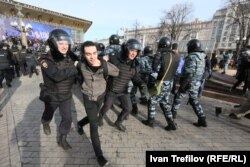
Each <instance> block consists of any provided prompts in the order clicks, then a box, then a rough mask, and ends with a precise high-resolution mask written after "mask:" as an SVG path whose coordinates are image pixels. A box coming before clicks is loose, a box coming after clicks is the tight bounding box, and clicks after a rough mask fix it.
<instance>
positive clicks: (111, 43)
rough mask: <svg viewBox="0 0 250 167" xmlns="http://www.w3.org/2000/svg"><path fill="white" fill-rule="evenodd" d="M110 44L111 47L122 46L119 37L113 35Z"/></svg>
mask: <svg viewBox="0 0 250 167" xmlns="http://www.w3.org/2000/svg"><path fill="white" fill-rule="evenodd" d="M109 44H110V45H119V44H120V40H119V37H118V35H111V36H110V37H109Z"/></svg>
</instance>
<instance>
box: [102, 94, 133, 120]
mask: <svg viewBox="0 0 250 167" xmlns="http://www.w3.org/2000/svg"><path fill="white" fill-rule="evenodd" d="M116 98H118V100H119V101H120V103H121V107H122V111H121V113H120V114H119V115H118V118H117V121H119V122H122V121H123V120H124V119H125V117H126V116H127V115H129V113H130V112H131V111H132V104H131V100H130V94H116V93H114V92H110V91H108V92H107V94H106V96H105V99H104V105H103V107H102V109H101V111H100V114H101V115H102V116H104V115H105V114H106V112H107V111H108V110H109V109H110V108H111V106H112V105H113V104H114V101H115V99H116Z"/></svg>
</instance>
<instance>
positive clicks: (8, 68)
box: [0, 42, 14, 88]
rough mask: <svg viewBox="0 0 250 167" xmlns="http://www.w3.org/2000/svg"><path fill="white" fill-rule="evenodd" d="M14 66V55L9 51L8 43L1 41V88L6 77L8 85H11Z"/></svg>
mask: <svg viewBox="0 0 250 167" xmlns="http://www.w3.org/2000/svg"><path fill="white" fill-rule="evenodd" d="M13 66H14V61H13V55H12V54H11V52H9V51H8V44H7V43H4V42H1V43H0V88H2V87H3V84H2V82H3V80H4V78H5V80H6V85H7V86H8V87H11V80H12V75H13V74H12V68H13Z"/></svg>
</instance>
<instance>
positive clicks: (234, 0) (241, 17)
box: [227, 0, 250, 55]
mask: <svg viewBox="0 0 250 167" xmlns="http://www.w3.org/2000/svg"><path fill="white" fill-rule="evenodd" d="M227 3H228V6H229V8H230V9H231V10H232V14H229V15H228V17H231V18H232V19H233V22H232V24H231V25H238V27H239V29H238V30H239V44H238V46H237V47H238V48H237V55H238V54H239V50H240V48H241V47H242V46H243V45H244V43H243V38H244V37H249V34H250V30H249V28H250V27H249V26H250V17H249V16H250V0H227ZM243 47H244V46H243Z"/></svg>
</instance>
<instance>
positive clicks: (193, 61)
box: [0, 29, 250, 166]
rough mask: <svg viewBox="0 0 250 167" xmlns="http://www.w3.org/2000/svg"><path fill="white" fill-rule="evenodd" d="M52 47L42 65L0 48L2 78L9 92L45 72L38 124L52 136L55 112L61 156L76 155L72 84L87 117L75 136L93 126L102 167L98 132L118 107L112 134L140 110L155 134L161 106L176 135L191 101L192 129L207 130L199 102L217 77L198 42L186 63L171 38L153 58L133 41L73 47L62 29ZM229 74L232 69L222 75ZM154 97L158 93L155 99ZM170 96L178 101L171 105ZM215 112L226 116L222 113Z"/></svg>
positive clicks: (25, 53)
mask: <svg viewBox="0 0 250 167" xmlns="http://www.w3.org/2000/svg"><path fill="white" fill-rule="evenodd" d="M47 45H48V47H49V50H48V51H47V52H46V53H45V54H43V55H41V56H39V60H37V59H36V57H35V56H34V55H32V54H33V52H32V50H29V48H28V49H26V48H25V47H24V46H23V47H22V49H21V50H16V51H15V45H14V46H12V47H11V49H10V46H8V45H6V44H5V43H3V42H2V43H1V47H0V51H1V52H0V54H1V57H0V63H1V66H0V67H1V68H2V67H4V68H3V69H1V75H2V76H4V77H5V79H6V85H7V86H11V79H12V78H13V76H14V71H15V72H16V76H17V77H20V76H21V73H20V72H22V73H23V74H24V75H25V74H29V77H32V74H33V73H36V74H37V75H38V70H37V69H36V64H37V63H38V64H39V65H40V67H41V74H42V77H43V83H41V84H40V88H41V90H40V96H39V99H40V100H41V101H42V102H44V106H45V108H44V112H43V114H42V118H41V122H42V125H43V131H44V133H45V134H46V135H50V134H51V129H50V122H51V120H52V119H53V115H54V112H55V110H56V109H57V108H59V112H60V115H61V122H60V125H59V128H58V131H59V138H58V145H59V146H61V147H62V148H63V149H64V150H68V149H72V147H71V145H70V143H69V142H68V141H67V136H68V134H69V131H70V128H71V125H72V116H71V114H72V113H71V100H72V92H71V91H72V86H73V84H74V83H76V84H79V86H80V88H81V92H82V101H83V105H84V107H85V111H86V117H84V118H82V119H81V120H79V121H78V122H77V131H78V133H79V135H82V134H83V133H84V130H83V127H84V126H85V125H86V124H88V123H89V124H90V138H91V141H92V145H93V148H94V152H95V155H96V157H97V161H98V164H99V165H100V166H106V165H107V164H108V163H109V161H108V160H107V159H106V158H105V156H104V155H103V151H102V148H101V142H100V138H99V133H98V127H99V126H103V125H104V116H105V115H106V113H107V112H108V111H109V110H110V108H112V106H113V105H114V104H117V103H118V105H119V106H120V108H121V112H120V114H119V115H118V116H117V119H116V121H115V123H114V126H115V128H117V129H118V130H119V131H121V132H125V131H126V127H125V126H124V125H123V122H124V121H126V120H127V119H129V114H130V113H131V114H133V115H138V114H139V112H138V107H137V103H138V102H140V103H141V104H143V105H146V106H147V109H148V117H147V119H145V120H142V123H143V124H144V125H146V126H149V127H154V126H155V116H156V107H157V104H158V103H159V105H160V108H161V110H162V111H163V113H164V116H165V119H166V122H167V124H166V127H165V130H167V131H175V130H177V129H178V126H177V123H176V117H177V112H178V109H179V108H180V105H181V101H182V100H181V99H182V98H183V97H184V96H186V95H188V96H189V99H188V103H189V104H190V105H191V106H192V108H193V110H194V113H195V114H196V116H197V121H196V122H194V123H193V125H194V126H196V127H207V126H208V123H207V120H206V115H205V113H204V111H203V108H202V106H201V104H200V102H199V97H200V96H201V93H202V89H203V87H204V83H205V81H206V79H208V78H210V77H211V75H212V68H213V62H212V60H211V61H210V59H209V58H208V56H207V55H206V53H205V51H204V50H203V49H202V46H201V42H200V41H199V40H197V39H191V40H190V41H189V42H188V43H187V53H188V54H187V55H186V56H185V57H184V56H183V55H181V54H180V53H179V52H178V44H177V43H174V44H172V43H171V39H170V38H168V37H162V38H160V40H159V42H158V46H157V50H156V51H153V49H152V47H151V46H146V47H145V48H142V45H141V43H140V42H139V41H138V40H137V39H133V38H131V39H128V40H127V41H125V42H123V43H122V44H120V40H119V37H118V36H117V35H111V36H110V39H109V46H107V47H105V46H104V45H103V44H102V43H94V42H93V41H85V42H83V43H82V44H81V45H80V46H78V47H73V43H72V39H71V37H70V36H69V34H68V33H67V32H66V31H64V30H62V29H55V30H52V31H51V32H50V34H49V38H48V40H47ZM249 46H250V44H249V45H248V47H247V48H246V49H245V51H244V52H242V54H241V56H240V57H241V63H240V64H239V65H240V67H239V71H238V73H239V75H240V74H241V73H242V71H241V70H242V69H244V73H246V72H247V74H246V76H244V82H245V83H246V84H247V87H248V88H249V86H250V85H249V83H250V82H249V81H250V75H248V71H249V59H250V53H249V51H250V48H249ZM15 52H17V53H15ZM154 53H155V54H154ZM229 53H231V52H229ZM229 53H227V55H228V54H229ZM2 55H4V56H2ZM15 55H20V56H19V58H20V59H14V58H15V57H18V56H15ZM229 58H230V55H229ZM229 58H228V59H229ZM212 59H213V57H212ZM225 59H227V56H225ZM16 60H18V61H16ZM29 62H33V63H29ZM227 62H228V61H227ZM4 64H5V66H4ZM20 69H21V70H20ZM226 70H227V67H226V68H225V71H224V73H226ZM76 80H77V81H78V82H76ZM1 83H2V82H1ZM177 84H179V87H177ZM1 86H2V85H1ZM137 88H139V91H140V98H139V101H138V100H137V98H136V95H137V94H136V93H137ZM157 89H158V90H159V91H155V90H157ZM152 92H153V93H152ZM171 94H172V96H173V100H170V98H172V96H171ZM249 99H250V96H249V97H248V100H249ZM171 101H172V103H171ZM246 108H247V109H248V110H249V101H248V102H247V103H244V104H242V105H241V106H240V107H239V109H237V113H238V112H239V111H238V110H241V112H240V113H241V114H242V112H245V110H246ZM216 110H222V109H219V108H218V107H217V108H216Z"/></svg>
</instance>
